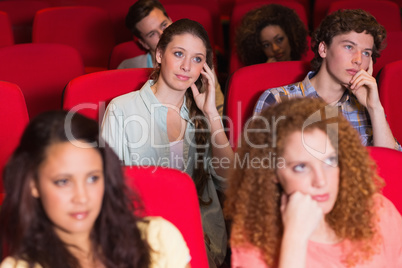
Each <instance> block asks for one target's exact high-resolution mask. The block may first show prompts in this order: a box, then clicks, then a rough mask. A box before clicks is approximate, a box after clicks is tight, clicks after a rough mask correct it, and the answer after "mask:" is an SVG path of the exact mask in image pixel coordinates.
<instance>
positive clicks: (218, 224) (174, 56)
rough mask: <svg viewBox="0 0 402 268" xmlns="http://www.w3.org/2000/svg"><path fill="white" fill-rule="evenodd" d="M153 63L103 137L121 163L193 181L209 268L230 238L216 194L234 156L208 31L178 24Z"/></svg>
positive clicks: (115, 107)
mask: <svg viewBox="0 0 402 268" xmlns="http://www.w3.org/2000/svg"><path fill="white" fill-rule="evenodd" d="M156 62H157V66H156V67H155V70H154V73H153V74H152V76H151V80H149V81H147V82H146V84H145V85H144V86H143V87H142V89H141V90H139V91H136V92H131V93H128V94H125V95H122V96H119V97H117V98H115V99H113V100H112V101H111V103H110V104H109V105H108V108H107V110H106V113H105V116H104V119H103V123H102V135H103V137H104V138H105V140H106V141H107V142H108V143H109V144H110V146H111V147H112V148H113V149H114V150H115V151H116V152H117V154H118V156H119V158H120V159H121V160H122V161H123V163H124V165H154V166H168V167H172V168H176V169H179V170H182V171H184V172H186V173H188V174H189V175H190V176H191V177H192V178H193V180H194V182H195V185H196V189H197V192H198V197H199V202H200V208H201V216H202V224H203V229H204V234H205V244H206V247H207V253H208V259H209V264H210V266H211V267H218V266H219V265H220V264H221V263H222V262H223V260H224V257H225V254H226V241H227V238H226V227H225V222H224V218H223V213H222V208H221V205H220V202H219V199H218V194H217V191H220V192H222V191H223V189H224V188H225V177H226V175H227V171H228V170H229V169H228V167H229V165H230V162H231V159H232V158H233V151H232V149H231V147H230V145H229V142H228V139H227V137H226V134H225V133H224V131H223V127H222V123H221V120H220V116H219V113H218V111H217V109H216V105H215V78H214V75H213V72H212V70H211V68H212V48H211V44H210V42H209V39H208V34H207V32H206V31H205V29H204V28H203V27H202V25H201V24H199V23H198V22H195V21H192V20H188V19H183V20H178V21H176V22H174V23H173V24H171V25H170V26H169V27H167V28H166V29H165V30H164V32H163V34H162V36H161V39H160V40H159V43H158V45H157V48H156ZM223 159H224V161H221V160H223Z"/></svg>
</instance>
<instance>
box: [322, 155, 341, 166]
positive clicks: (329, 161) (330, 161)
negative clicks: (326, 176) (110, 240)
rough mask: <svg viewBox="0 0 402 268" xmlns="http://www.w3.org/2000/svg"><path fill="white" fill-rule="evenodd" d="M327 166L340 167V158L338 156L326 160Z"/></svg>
mask: <svg viewBox="0 0 402 268" xmlns="http://www.w3.org/2000/svg"><path fill="white" fill-rule="evenodd" d="M324 162H325V164H327V165H329V166H331V167H337V166H338V157H336V156H330V157H328V158H327V159H325V161H324Z"/></svg>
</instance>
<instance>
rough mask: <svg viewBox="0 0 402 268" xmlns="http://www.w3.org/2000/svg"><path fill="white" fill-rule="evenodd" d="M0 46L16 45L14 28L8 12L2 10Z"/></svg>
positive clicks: (0, 12) (0, 16)
mask: <svg viewBox="0 0 402 268" xmlns="http://www.w3.org/2000/svg"><path fill="white" fill-rule="evenodd" d="M0 33H1V34H0V47H6V46H12V45H14V36H13V30H12V28H11V22H10V18H9V17H8V14H7V13H6V12H3V11H0Z"/></svg>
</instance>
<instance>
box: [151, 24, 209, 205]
mask: <svg viewBox="0 0 402 268" xmlns="http://www.w3.org/2000/svg"><path fill="white" fill-rule="evenodd" d="M182 34H192V35H194V36H196V37H198V38H200V39H201V41H202V42H203V43H204V46H205V48H206V51H207V55H206V62H207V64H208V66H209V67H210V68H211V69H212V58H213V54H212V47H211V43H210V42H209V38H208V33H207V31H206V30H205V29H204V27H203V26H202V25H201V24H200V23H198V22H196V21H192V20H189V19H181V20H178V21H176V22H174V23H172V24H171V25H170V26H169V27H167V28H166V30H165V31H164V32H163V34H162V36H161V39H160V40H159V43H158V45H157V47H156V50H160V51H161V53H162V54H163V53H165V51H166V47H167V46H168V44H169V43H170V42H171V41H172V39H173V37H174V36H176V35H182ZM161 68H163V67H162V66H160V64H159V63H157V65H156V66H155V70H154V72H153V73H152V75H151V78H152V79H153V80H154V81H155V82H156V81H157V80H158V78H159V74H160V69H161ZM195 84H196V85H197V88H198V90H199V91H200V92H204V91H205V88H204V87H203V85H202V80H201V75H200V77H199V78H198V80H197V81H196V82H195ZM186 106H187V107H188V108H189V111H190V112H189V116H190V118H191V120H192V121H193V122H194V125H195V129H196V131H195V142H196V144H197V158H199V159H196V160H195V163H200V162H198V161H199V160H200V161H201V159H202V158H203V157H205V155H206V150H207V149H206V148H207V145H208V141H209V139H210V135H211V134H210V132H207V131H206V130H208V123H207V122H206V120H205V117H204V115H203V113H202V111H201V110H200V109H198V107H197V105H196V103H195V101H194V97H193V92H192V91H191V88H188V89H187V91H186ZM208 179H209V173H208V171H207V170H206V169H204V165H199V164H198V165H197V164H196V165H195V167H194V172H193V180H194V183H195V186H196V189H197V193H198V200H199V202H200V204H201V205H208V204H210V203H211V199H209V200H203V199H202V194H203V193H204V189H205V188H206V185H207V182H208Z"/></svg>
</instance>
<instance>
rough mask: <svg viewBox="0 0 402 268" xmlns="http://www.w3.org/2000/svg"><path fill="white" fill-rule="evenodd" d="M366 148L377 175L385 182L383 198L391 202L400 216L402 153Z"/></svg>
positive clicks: (378, 148) (401, 210) (385, 149)
mask: <svg viewBox="0 0 402 268" xmlns="http://www.w3.org/2000/svg"><path fill="white" fill-rule="evenodd" d="M367 148H368V149H369V152H370V156H371V158H373V159H374V161H375V162H376V163H377V168H378V170H377V171H378V174H379V175H380V177H382V178H383V179H384V181H385V187H384V188H383V191H382V192H383V194H384V196H386V197H387V198H388V199H389V200H391V201H392V203H394V205H395V207H396V208H397V209H398V211H399V213H401V214H402V195H401V189H402V180H401V174H402V172H401V164H402V152H399V151H396V150H392V149H388V148H381V147H367Z"/></svg>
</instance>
